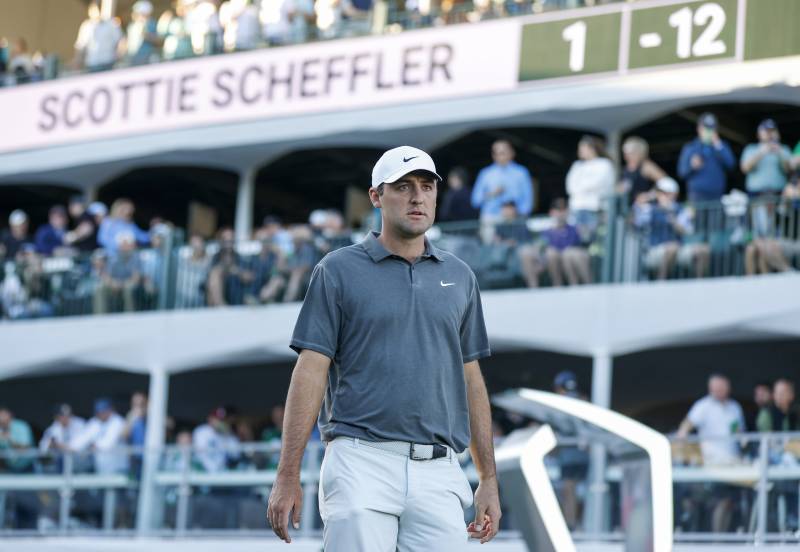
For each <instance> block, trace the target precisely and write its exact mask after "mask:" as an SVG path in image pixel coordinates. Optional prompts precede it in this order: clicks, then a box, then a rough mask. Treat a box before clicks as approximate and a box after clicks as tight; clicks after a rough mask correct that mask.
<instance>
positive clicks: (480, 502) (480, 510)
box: [467, 478, 503, 544]
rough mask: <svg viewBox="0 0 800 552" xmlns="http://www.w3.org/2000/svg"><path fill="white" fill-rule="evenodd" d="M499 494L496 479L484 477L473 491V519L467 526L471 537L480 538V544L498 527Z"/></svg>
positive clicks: (492, 535)
mask: <svg viewBox="0 0 800 552" xmlns="http://www.w3.org/2000/svg"><path fill="white" fill-rule="evenodd" d="M502 515H503V514H502V513H501V512H500V495H499V493H498V491H497V479H495V478H492V479H484V480H483V481H481V482H480V484H478V488H477V490H476V491H475V521H473V522H471V523H470V524H469V526H467V533H469V537H470V538H471V539H480V541H481V544H483V543H485V542H489V541H490V540H492V539H493V538H494V536H495V535H496V534H497V531H498V530H499V529H500V518H501V517H502Z"/></svg>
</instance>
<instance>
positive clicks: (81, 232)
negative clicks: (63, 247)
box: [64, 196, 105, 253]
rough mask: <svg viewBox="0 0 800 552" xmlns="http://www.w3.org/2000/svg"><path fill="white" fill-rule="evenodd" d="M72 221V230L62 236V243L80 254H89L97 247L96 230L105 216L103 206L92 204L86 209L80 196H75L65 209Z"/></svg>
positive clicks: (98, 203) (97, 203) (96, 203)
mask: <svg viewBox="0 0 800 552" xmlns="http://www.w3.org/2000/svg"><path fill="white" fill-rule="evenodd" d="M67 210H68V212H69V216H70V218H71V219H72V225H73V228H72V230H70V231H69V232H67V233H66V234H65V235H64V243H65V244H67V245H70V246H71V247H74V248H75V249H77V250H78V251H79V252H80V253H91V252H92V251H94V250H95V249H97V247H98V243H97V229H98V228H99V226H100V224H99V222H98V217H100V220H102V217H103V216H104V215H105V205H103V204H102V203H100V202H94V203H92V204H91V205H90V206H89V207H88V208H87V207H86V203H85V201H84V200H83V198H82V197H81V196H75V197H73V198H72V199H70V201H69V206H68V208H67Z"/></svg>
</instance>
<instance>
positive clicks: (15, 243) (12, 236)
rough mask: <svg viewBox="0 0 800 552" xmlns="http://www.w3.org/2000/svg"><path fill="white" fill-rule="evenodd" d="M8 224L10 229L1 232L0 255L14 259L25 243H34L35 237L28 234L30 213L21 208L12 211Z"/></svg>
mask: <svg viewBox="0 0 800 552" xmlns="http://www.w3.org/2000/svg"><path fill="white" fill-rule="evenodd" d="M8 226H9V228H8V230H3V232H2V234H0V257H3V258H5V259H8V260H14V259H16V258H17V256H18V254H19V253H20V251H21V250H22V246H23V245H26V244H30V245H33V239H31V238H30V236H29V235H28V215H27V214H26V213H25V211H23V210H21V209H15V210H13V211H11V214H10V215H9V217H8Z"/></svg>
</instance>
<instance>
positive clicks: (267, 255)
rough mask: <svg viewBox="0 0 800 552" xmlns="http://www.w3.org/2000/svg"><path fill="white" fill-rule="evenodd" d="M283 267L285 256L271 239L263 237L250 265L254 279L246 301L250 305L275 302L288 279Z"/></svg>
mask: <svg viewBox="0 0 800 552" xmlns="http://www.w3.org/2000/svg"><path fill="white" fill-rule="evenodd" d="M282 269H283V258H282V256H281V254H280V250H279V249H278V247H277V246H276V245H275V244H274V243H273V242H272V241H270V240H269V239H262V240H261V250H260V251H259V253H258V255H257V256H256V257H254V258H253V260H252V263H251V265H250V270H251V271H252V274H253V281H252V282H251V284H250V286H249V289H248V291H247V293H246V295H245V298H244V302H245V303H247V304H249V305H254V304H267V303H273V302H275V301H276V300H277V299H278V295H279V294H280V293H281V292H282V291H283V289H284V287H285V286H286V279H285V278H284V277H283V275H282V274H281V272H282Z"/></svg>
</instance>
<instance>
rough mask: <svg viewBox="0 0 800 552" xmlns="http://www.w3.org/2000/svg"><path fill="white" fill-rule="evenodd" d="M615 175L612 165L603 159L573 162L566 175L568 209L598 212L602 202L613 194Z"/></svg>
mask: <svg viewBox="0 0 800 552" xmlns="http://www.w3.org/2000/svg"><path fill="white" fill-rule="evenodd" d="M615 173H616V171H615V170H614V164H613V163H612V162H611V160H609V159H606V158H605V157H596V158H594V159H589V160H586V161H584V160H578V161H575V162H574V163H573V164H572V166H571V167H570V168H569V172H568V173H567V194H568V195H569V208H570V209H571V210H573V211H575V210H584V211H599V210H600V209H601V208H602V207H603V200H604V199H605V198H607V197H609V196H611V195H612V194H613V193H614V182H615V181H616V174H615Z"/></svg>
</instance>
